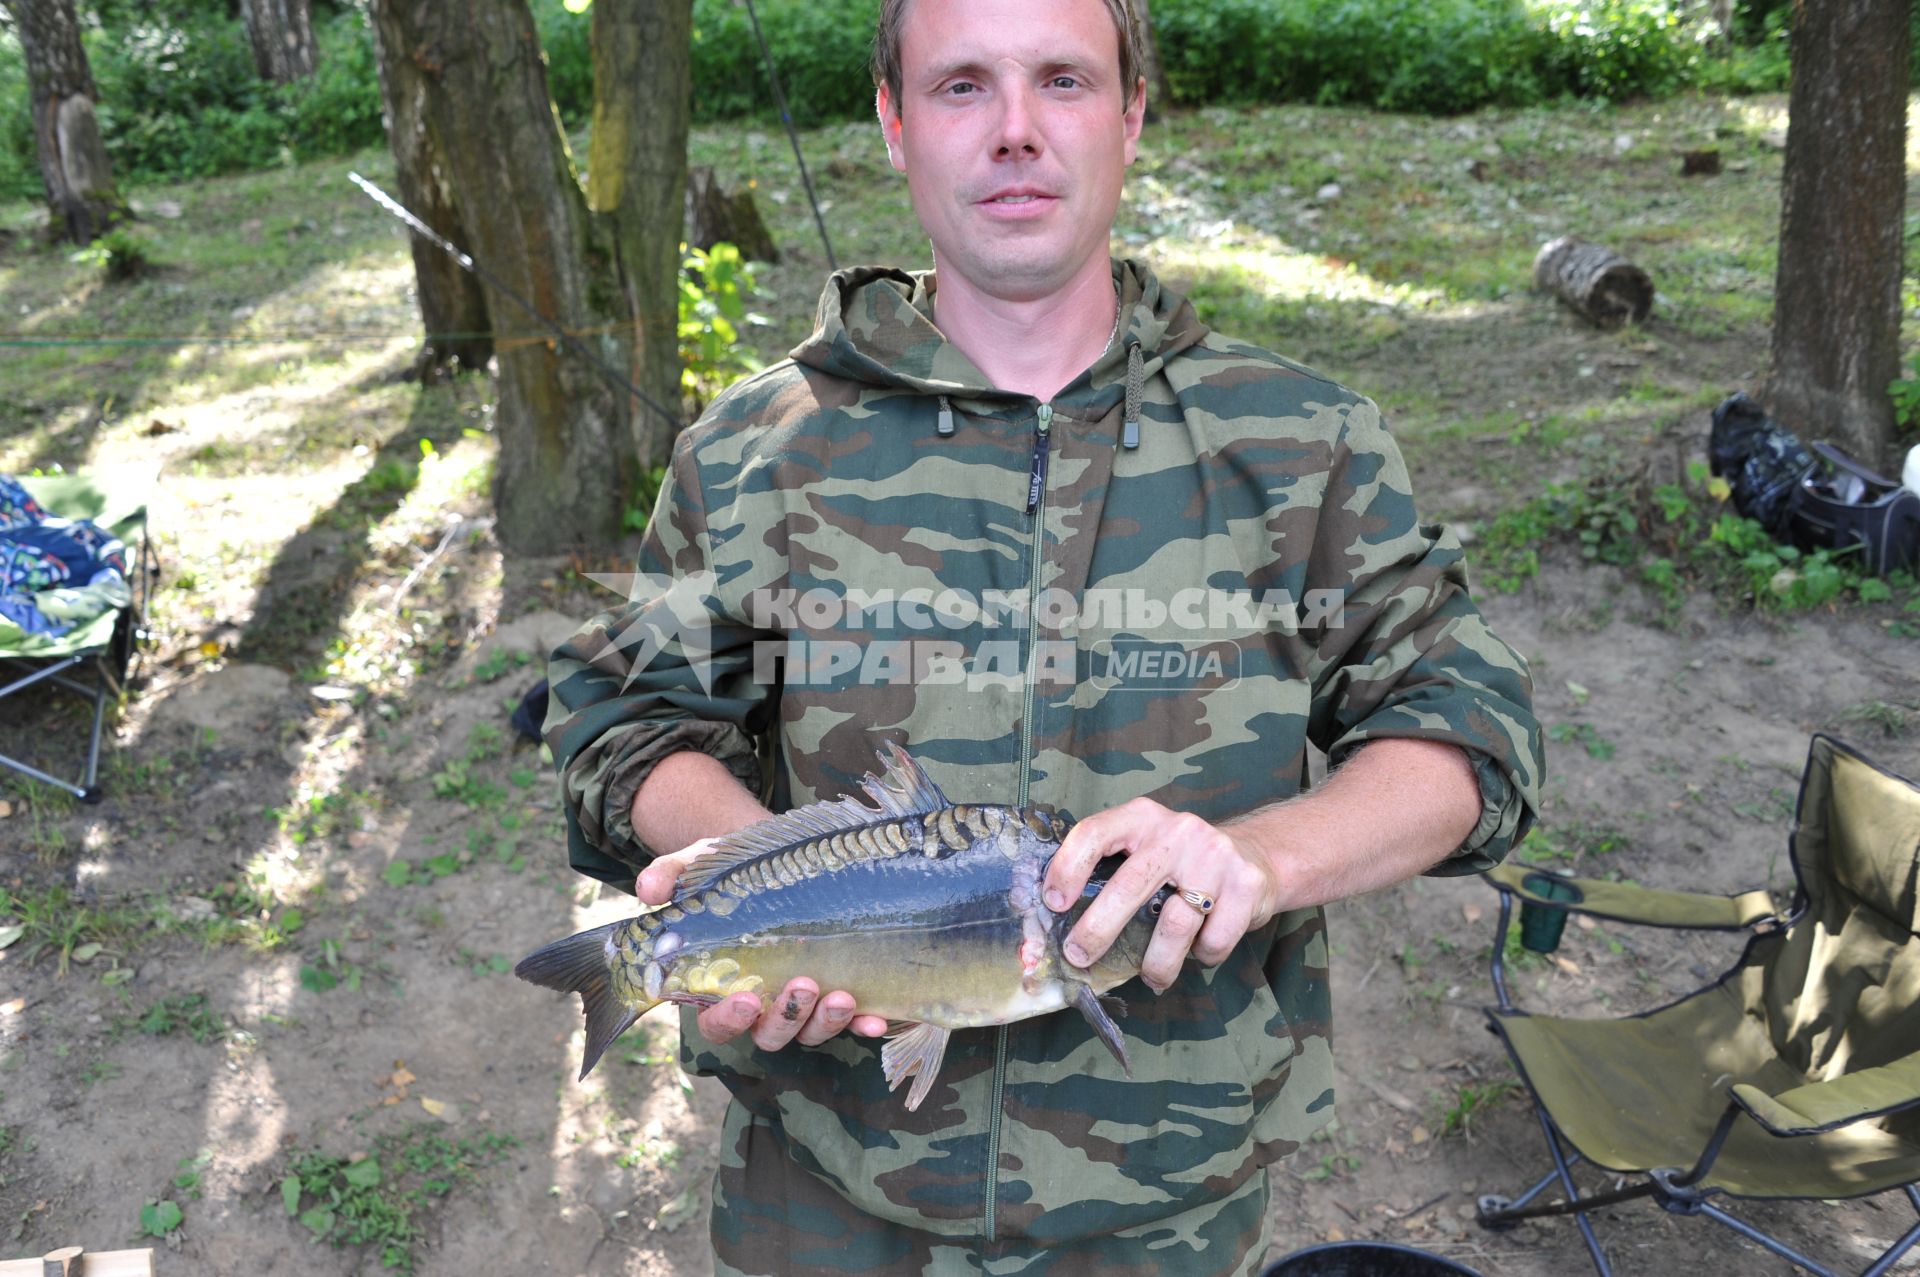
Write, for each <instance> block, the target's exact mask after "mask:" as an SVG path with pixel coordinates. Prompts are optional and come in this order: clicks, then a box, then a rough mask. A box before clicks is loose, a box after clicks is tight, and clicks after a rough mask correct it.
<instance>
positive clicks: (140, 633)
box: [0, 475, 152, 803]
mask: <svg viewBox="0 0 1920 1277" xmlns="http://www.w3.org/2000/svg"><path fill="white" fill-rule="evenodd" d="M20 482H21V484H22V486H24V487H25V488H26V489H27V491H28V492H30V493H32V494H33V498H34V500H36V501H38V502H39V503H40V504H41V505H43V506H45V507H46V508H47V509H48V510H50V511H52V512H54V513H55V514H58V515H60V516H61V517H62V518H69V519H91V520H92V521H93V522H95V523H97V524H99V525H100V526H101V527H103V528H105V529H107V530H108V531H109V532H112V533H113V534H114V535H115V536H116V537H118V538H119V539H120V542H121V544H122V545H124V546H125V547H126V549H127V584H128V587H129V589H130V591H131V593H132V601H131V602H130V603H129V604H128V605H127V606H126V607H123V608H117V609H114V610H112V611H109V612H106V613H104V614H102V615H100V616H97V617H95V618H94V619H93V620H91V621H88V622H86V623H85V624H82V625H78V626H75V627H74V628H73V629H72V630H69V631H68V632H67V633H65V634H62V635H60V636H59V637H57V638H46V637H44V636H38V635H35V636H29V637H28V639H27V640H26V641H25V642H23V643H20V644H17V645H15V646H13V647H8V648H0V699H5V698H6V697H9V696H13V695H15V694H17V693H20V692H24V691H26V690H27V689H28V688H30V687H34V686H37V685H38V684H41V683H46V684H49V685H50V686H54V687H60V688H64V689H66V690H67V691H70V692H74V693H76V694H78V695H80V696H84V697H86V698H87V699H89V700H90V701H92V702H93V722H92V726H91V727H90V729H89V731H88V734H87V752H86V765H85V767H84V768H83V769H82V771H81V773H80V781H79V783H78V784H75V783H73V782H71V781H66V780H61V779H60V778H59V777H57V776H50V775H48V774H47V773H46V772H43V771H41V770H39V769H38V768H35V767H31V766H29V765H27V764H26V763H23V762H21V761H20V760H18V759H15V758H9V757H8V756H7V755H5V754H0V767H9V768H12V769H13V770H14V771H17V772H20V773H21V774H23V775H26V776H31V777H32V778H33V779H35V780H37V781H39V782H41V783H42V784H46V785H52V786H54V787H56V788H58V789H64V790H65V791H66V792H68V793H69V794H72V795H74V796H75V797H76V798H79V799H80V800H81V801H83V802H89V803H94V802H99V801H100V787H99V784H98V779H99V774H100V734H101V729H102V727H103V726H104V725H105V723H106V716H107V704H108V701H109V700H110V699H116V698H118V696H119V695H120V690H121V688H122V686H123V685H124V684H125V682H126V678H127V672H128V669H129V666H130V665H131V663H132V660H133V656H134V653H135V651H136V650H137V649H138V647H139V644H140V642H141V640H143V639H144V638H145V637H146V633H145V631H144V630H143V629H142V626H143V625H144V623H145V618H146V615H147V592H148V585H149V574H150V572H151V570H152V568H151V549H150V546H149V544H148V540H147V509H146V506H145V505H143V504H140V503H139V502H136V501H127V500H116V499H114V498H113V497H112V496H110V495H108V494H107V493H105V492H103V491H101V490H100V489H99V488H97V487H95V486H94V485H93V484H91V483H89V482H88V481H87V480H85V479H82V478H78V477H75V476H70V475H56V476H52V477H40V478H31V479H22V480H21V481H20Z"/></svg>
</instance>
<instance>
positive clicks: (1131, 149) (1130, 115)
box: [1121, 75, 1147, 164]
mask: <svg viewBox="0 0 1920 1277" xmlns="http://www.w3.org/2000/svg"><path fill="white" fill-rule="evenodd" d="M1121 119H1122V120H1123V121H1124V126H1125V129H1126V140H1127V163H1129V164H1131V163H1133V160H1134V157H1135V156H1136V155H1138V154H1139V153H1140V130H1141V128H1142V127H1143V126H1144V125H1145V124H1146V120H1147V77H1146V76H1144V75H1143V76H1141V77H1140V78H1139V79H1138V80H1137V81H1135V83H1134V86H1133V100H1132V101H1131V102H1129V103H1127V110H1126V113H1125V114H1124V115H1123V116H1122V117H1121Z"/></svg>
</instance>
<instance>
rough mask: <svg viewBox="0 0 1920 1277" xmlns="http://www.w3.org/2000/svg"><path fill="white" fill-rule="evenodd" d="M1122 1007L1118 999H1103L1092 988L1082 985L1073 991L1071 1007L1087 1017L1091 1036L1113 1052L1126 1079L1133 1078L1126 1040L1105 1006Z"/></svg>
mask: <svg viewBox="0 0 1920 1277" xmlns="http://www.w3.org/2000/svg"><path fill="white" fill-rule="evenodd" d="M1108 1003H1113V1004H1115V1005H1116V1006H1119V1005H1123V1004H1121V1003H1120V1000H1119V999H1118V998H1103V997H1101V996H1100V995H1099V994H1097V993H1095V992H1094V991H1093V986H1092V985H1090V984H1083V985H1081V986H1080V987H1079V988H1077V989H1075V990H1074V993H1073V1005H1074V1006H1076V1007H1078V1008H1079V1010H1080V1014H1081V1015H1084V1016H1086V1017H1087V1023H1088V1024H1090V1025H1092V1026H1093V1035H1094V1036H1095V1037H1097V1038H1099V1039H1100V1040H1101V1041H1102V1042H1104V1043H1106V1046H1107V1050H1109V1051H1111V1052H1113V1058H1114V1059H1116V1060H1118V1061H1120V1067H1121V1068H1122V1069H1124V1070H1125V1071H1126V1074H1127V1076H1128V1077H1132V1076H1133V1063H1132V1061H1130V1060H1128V1059H1127V1040H1126V1037H1125V1035H1124V1034H1122V1033H1121V1032H1120V1026H1119V1025H1117V1024H1115V1023H1114V1022H1113V1017H1112V1016H1110V1015H1108V1014H1107V1004H1108Z"/></svg>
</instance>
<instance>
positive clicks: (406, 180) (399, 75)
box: [372, 0, 493, 380]
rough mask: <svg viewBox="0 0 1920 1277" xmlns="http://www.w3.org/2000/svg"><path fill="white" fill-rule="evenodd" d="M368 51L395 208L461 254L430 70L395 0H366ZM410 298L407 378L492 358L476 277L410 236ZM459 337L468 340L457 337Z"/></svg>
mask: <svg viewBox="0 0 1920 1277" xmlns="http://www.w3.org/2000/svg"><path fill="white" fill-rule="evenodd" d="M372 18H373V34H374V48H375V51H376V53H377V54H378V63H379V69H380V98H381V102H382V104H383V105H384V107H385V111H384V115H385V123H386V126H387V142H388V144H389V145H390V146H391V147H392V148H393V158H394V162H395V180H394V185H395V186H396V187H398V188H399V189H398V191H397V194H398V195H399V197H400V202H401V203H402V204H405V205H406V206H407V207H408V208H410V209H412V210H413V212H414V213H415V215H417V216H418V217H419V218H420V220H421V221H423V222H425V223H426V224H427V225H428V226H431V227H432V228H433V229H434V230H435V231H437V232H438V233H440V234H441V235H444V236H446V237H447V239H449V240H451V241H452V242H453V243H454V244H455V245H457V246H458V247H459V248H460V250H461V251H462V252H467V253H470V252H471V251H472V244H471V241H470V240H469V238H468V235H467V228H466V225H465V224H464V223H463V222H462V221H461V220H460V206H459V201H458V199H457V198H456V192H455V190H454V187H453V185H452V177H453V173H452V169H451V168H450V167H449V165H448V162H447V156H446V148H445V146H444V145H443V144H442V142H441V140H440V137H439V134H438V133H436V132H435V131H434V127H433V113H432V112H431V111H430V110H429V109H428V103H429V96H430V94H431V92H432V89H433V76H434V74H436V73H437V71H438V67H436V66H434V65H433V63H432V61H431V59H430V57H429V56H428V55H427V54H426V53H425V52H424V51H422V50H419V49H414V48H412V47H411V46H410V45H409V44H408V39H409V37H408V33H407V28H406V24H405V23H404V22H403V21H402V19H401V15H399V14H398V13H397V12H396V8H395V0H373V7H372ZM408 238H409V239H410V240H411V245H412V249H413V276H414V280H415V284H416V287H415V290H414V291H415V293H416V294H417V296H418V297H419V300H420V322H421V323H422V324H423V325H425V330H426V344H425V346H424V347H423V349H422V351H421V355H420V359H419V361H418V362H417V363H416V364H415V365H414V369H413V371H414V373H415V375H417V376H419V377H421V378H423V379H426V380H431V379H432V378H433V377H434V376H435V375H437V374H438V373H440V372H443V371H449V372H473V371H477V370H479V369H483V368H485V367H486V366H487V361H488V360H489V359H491V358H493V339H492V338H491V337H488V336H487V335H486V334H487V333H489V332H491V331H492V329H493V319H492V317H491V315H490V313H489V311H488V307H487V295H486V291H485V290H484V289H483V288H482V287H481V284H480V281H479V279H477V278H475V276H474V275H473V274H472V273H471V272H469V271H467V270H464V269H462V268H461V266H460V264H459V263H458V262H456V261H454V260H453V258H452V257H450V256H448V254H447V253H446V252H444V251H443V250H441V249H440V248H438V247H436V246H435V245H433V244H430V243H428V242H427V241H426V240H424V239H422V238H420V237H419V236H418V235H410V236H409V237H408ZM463 334H475V335H473V336H465V335H463Z"/></svg>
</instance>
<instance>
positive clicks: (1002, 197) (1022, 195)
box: [980, 191, 1054, 205]
mask: <svg viewBox="0 0 1920 1277" xmlns="http://www.w3.org/2000/svg"><path fill="white" fill-rule="evenodd" d="M1053 198H1054V196H1052V195H1050V194H1048V193H1047V192H1045V191H1000V192H998V193H996V194H993V195H989V196H987V197H986V198H985V199H983V200H981V201H980V202H981V203H982V204H1001V205H1018V204H1037V203H1039V202H1040V201H1041V200H1050V199H1053Z"/></svg>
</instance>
